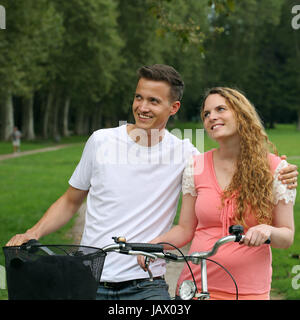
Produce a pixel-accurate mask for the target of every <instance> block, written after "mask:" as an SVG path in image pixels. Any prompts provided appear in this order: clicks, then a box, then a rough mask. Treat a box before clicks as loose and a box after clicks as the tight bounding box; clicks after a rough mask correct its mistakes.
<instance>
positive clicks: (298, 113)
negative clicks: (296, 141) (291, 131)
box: [297, 109, 300, 131]
mask: <svg viewBox="0 0 300 320" xmlns="http://www.w3.org/2000/svg"><path fill="white" fill-rule="evenodd" d="M297 115H298V121H297V130H298V131H300V109H299V110H298V112H297Z"/></svg>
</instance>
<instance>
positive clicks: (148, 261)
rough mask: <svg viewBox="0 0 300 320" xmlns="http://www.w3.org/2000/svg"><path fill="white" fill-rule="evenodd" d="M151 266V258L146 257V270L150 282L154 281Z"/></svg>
mask: <svg viewBox="0 0 300 320" xmlns="http://www.w3.org/2000/svg"><path fill="white" fill-rule="evenodd" d="M149 264H150V258H149V257H146V258H145V268H146V270H147V272H148V274H149V281H153V274H152V272H151V270H150V268H149Z"/></svg>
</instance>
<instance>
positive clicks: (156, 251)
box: [102, 233, 270, 264]
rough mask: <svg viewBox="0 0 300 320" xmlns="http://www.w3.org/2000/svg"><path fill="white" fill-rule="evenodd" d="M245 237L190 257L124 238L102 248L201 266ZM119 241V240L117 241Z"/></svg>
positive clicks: (232, 238)
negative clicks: (127, 240) (224, 247)
mask: <svg viewBox="0 0 300 320" xmlns="http://www.w3.org/2000/svg"><path fill="white" fill-rule="evenodd" d="M244 237H245V236H244V235H241V234H240V233H239V234H235V235H228V236H225V237H223V238H221V239H219V240H218V241H216V242H215V244H214V246H213V247H212V249H211V250H210V251H203V252H194V253H192V254H191V255H189V256H184V257H183V256H179V255H176V254H173V253H170V252H164V248H163V245H161V244H151V243H127V242H126V240H125V239H124V238H121V239H122V241H119V242H118V239H120V238H114V239H115V241H116V243H115V244H111V245H108V246H106V247H104V248H102V249H103V250H104V251H105V252H111V251H114V252H118V253H124V254H129V255H144V256H146V257H149V258H151V259H156V258H160V259H164V260H171V261H174V262H186V261H191V262H192V263H194V264H200V263H201V259H206V258H209V257H211V256H213V255H215V254H216V253H217V251H218V249H219V248H220V246H222V245H224V244H225V243H228V242H240V241H242V240H243V239H244ZM116 239H117V240H116ZM265 243H266V244H269V243H270V239H268V240H267V241H266V242H265Z"/></svg>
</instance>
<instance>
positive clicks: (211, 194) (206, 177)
mask: <svg viewBox="0 0 300 320" xmlns="http://www.w3.org/2000/svg"><path fill="white" fill-rule="evenodd" d="M214 150H215V149H213V150H210V151H208V152H206V153H204V154H201V155H198V156H196V157H195V158H194V172H195V175H194V184H195V190H196V193H197V200H196V205H195V212H196V216H197V219H198V224H197V227H196V231H195V235H194V238H193V241H192V244H191V247H190V251H189V253H192V252H195V251H208V250H210V249H211V248H212V247H213V245H214V243H215V242H216V241H217V240H218V239H219V238H221V237H223V236H225V235H228V228H229V226H230V225H232V224H234V221H233V208H234V201H233V200H234V196H233V197H231V198H230V199H228V200H226V201H225V206H224V207H223V208H221V195H222V189H221V187H220V186H219V184H218V181H217V179H216V175H215V170H214V165H213V156H212V155H213V151H214ZM203 160H204V162H203ZM269 160H270V165H271V170H272V172H274V171H275V169H276V167H277V165H278V164H279V163H280V161H281V159H280V158H279V157H277V156H275V155H273V154H270V155H269ZM201 161H202V162H201ZM199 164H202V165H203V164H204V167H203V170H201V173H200V174H196V172H197V166H198V167H199ZM198 173H199V169H198ZM246 223H247V225H248V226H249V227H251V226H253V225H256V224H257V222H256V220H255V218H254V217H247V219H246ZM245 231H246V230H245ZM211 259H212V260H215V261H217V262H218V263H220V264H221V265H222V266H224V267H225V268H227V269H228V271H229V272H230V273H231V274H232V276H233V277H234V279H235V281H236V282H237V285H238V289H239V293H240V294H263V293H266V292H268V291H270V286H271V279H272V266H271V264H272V255H271V249H270V246H269V245H261V246H259V247H248V246H244V245H240V244H238V243H235V242H229V243H227V244H225V245H223V246H221V247H220V248H219V250H218V252H217V254H216V255H214V256H212V257H211ZM190 266H191V268H192V271H193V274H194V276H195V279H196V282H197V284H198V286H199V287H200V286H201V273H200V266H198V265H194V264H192V263H190ZM207 279H208V291H222V292H227V293H232V294H234V293H235V286H234V283H233V281H232V279H231V278H230V277H229V275H228V274H227V273H226V272H225V271H224V270H223V269H222V268H220V267H219V266H218V265H216V264H215V263H213V262H210V261H207ZM184 280H192V277H191V274H190V271H189V269H188V268H187V266H185V267H184V269H183V271H182V273H181V275H180V277H179V280H178V284H177V287H178V286H179V285H180V284H181V283H182V281H184ZM198 289H199V290H201V288H198Z"/></svg>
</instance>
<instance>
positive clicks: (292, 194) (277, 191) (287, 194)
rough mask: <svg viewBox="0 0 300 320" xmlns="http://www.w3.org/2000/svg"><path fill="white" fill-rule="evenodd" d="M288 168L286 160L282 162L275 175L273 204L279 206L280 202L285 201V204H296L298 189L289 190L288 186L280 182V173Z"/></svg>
mask: <svg viewBox="0 0 300 320" xmlns="http://www.w3.org/2000/svg"><path fill="white" fill-rule="evenodd" d="M287 166H288V163H287V162H286V161H285V160H281V161H280V163H279V165H278V166H277V168H276V170H275V173H274V182H273V199H274V200H273V202H274V204H277V203H278V201H280V200H285V203H288V202H292V203H293V204H295V199H296V189H288V188H287V185H286V184H283V183H282V182H281V181H280V180H278V176H279V171H280V170H281V169H283V168H285V167H287Z"/></svg>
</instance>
